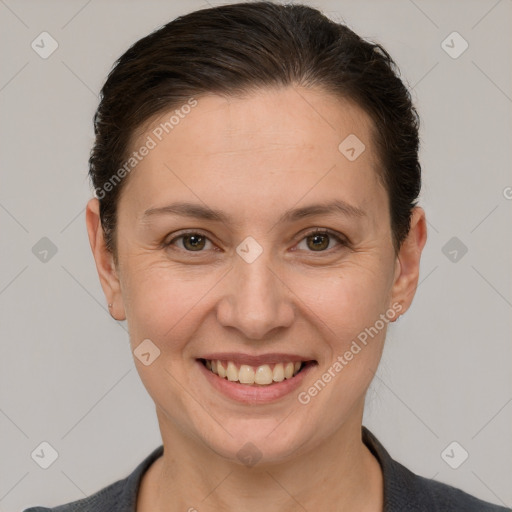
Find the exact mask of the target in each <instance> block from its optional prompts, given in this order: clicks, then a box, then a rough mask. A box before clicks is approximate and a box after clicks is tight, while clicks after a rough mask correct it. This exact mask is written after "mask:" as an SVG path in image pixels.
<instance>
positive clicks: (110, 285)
mask: <svg viewBox="0 0 512 512" xmlns="http://www.w3.org/2000/svg"><path fill="white" fill-rule="evenodd" d="M85 220H86V225H87V233H88V235H89V244H90V246H91V250H92V254H93V257H94V261H95V263H96V270H97V272H98V277H99V278H100V283H101V287H102V289H103V293H104V294H105V298H106V299H107V303H108V304H109V308H108V309H109V312H110V314H111V316H112V317H113V318H114V319H116V320H125V319H126V315H125V311H124V304H123V298H122V295H121V285H120V281H119V277H118V274H117V271H116V267H115V263H114V256H113V254H112V253H111V252H110V251H109V250H108V249H107V247H106V244H105V237H104V232H103V227H102V225H101V221H100V213H99V201H98V199H96V198H93V199H91V200H89V202H88V203H87V207H86V212H85Z"/></svg>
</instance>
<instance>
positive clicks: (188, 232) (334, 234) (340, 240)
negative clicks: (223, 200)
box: [162, 227, 350, 254]
mask: <svg viewBox="0 0 512 512" xmlns="http://www.w3.org/2000/svg"><path fill="white" fill-rule="evenodd" d="M318 234H320V235H324V234H325V235H329V236H331V237H332V238H334V239H335V240H336V241H337V242H338V243H339V245H340V246H342V247H346V246H348V245H349V244H350V241H349V240H348V239H347V238H346V237H345V236H344V235H342V234H341V233H338V232H337V231H334V230H332V229H329V228H318V227H317V228H311V229H310V230H309V231H306V232H305V233H302V234H300V235H299V238H298V241H297V244H298V243H300V242H302V240H304V239H305V238H307V237H309V236H313V235H318ZM186 235H200V236H203V237H204V238H206V239H207V240H208V241H209V242H211V243H212V244H214V242H213V240H211V238H210V235H208V234H206V233H205V232H203V231H202V230H201V229H188V230H184V231H179V232H178V233H177V234H175V235H174V236H173V238H172V239H171V240H169V241H168V242H167V241H166V240H165V239H164V241H163V243H162V246H163V247H164V248H165V247H169V246H172V245H174V242H175V241H176V240H178V239H180V238H182V237H184V236H186ZM178 249H179V250H180V251H184V250H183V249H181V248H178ZM333 250H336V248H334V247H333V248H331V249H327V250H325V251H307V252H310V253H312V254H315V253H317V254H325V253H330V252H332V251H333ZM184 252H187V253H189V254H201V253H203V252H206V251H184Z"/></svg>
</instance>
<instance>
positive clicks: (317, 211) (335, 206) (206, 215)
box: [141, 199, 366, 224]
mask: <svg viewBox="0 0 512 512" xmlns="http://www.w3.org/2000/svg"><path fill="white" fill-rule="evenodd" d="M329 214H341V215H344V216H346V217H354V218H358V217H364V216H366V212H365V211H364V210H361V209H360V208H358V207H356V206H353V205H351V204H349V203H347V202H345V201H342V200H340V199H337V200H335V201H330V202H327V203H322V204H312V205H309V206H303V207H301V208H294V209H291V210H287V211H286V212H284V213H283V214H282V215H281V217H280V218H279V221H278V222H280V223H286V222H288V223H290V222H295V221H298V220H301V219H304V218H307V217H313V216H317V215H329ZM153 215H179V216H181V217H190V218H194V219H202V220H210V221H216V222H223V223H225V224H229V222H230V219H229V217H228V216H227V215H226V214H225V213H224V212H222V211H221V210H214V209H211V208H208V207H207V206H203V205H201V204H197V203H188V202H176V203H172V204H169V205H167V206H162V207H159V208H149V209H148V210H146V211H145V212H144V213H143V215H142V217H141V218H142V220H143V221H144V220H146V219H148V218H149V217H151V216H153Z"/></svg>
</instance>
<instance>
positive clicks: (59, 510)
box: [23, 479, 126, 512]
mask: <svg viewBox="0 0 512 512" xmlns="http://www.w3.org/2000/svg"><path fill="white" fill-rule="evenodd" d="M125 486H126V479H125V480H119V481H117V482H115V483H113V484H111V485H109V486H107V487H105V488H103V489H101V490H100V491H98V492H96V493H95V494H92V495H91V496H88V497H87V498H83V499H81V500H77V501H73V502H71V503H66V504H65V505H59V506H57V507H54V508H46V507H32V508H28V509H26V510H24V511H23V512H93V511H94V512H100V511H101V512H103V511H105V512H106V511H107V510H118V507H119V500H120V499H121V496H122V495H123V489H124V488H125ZM119 510H120V509H119Z"/></svg>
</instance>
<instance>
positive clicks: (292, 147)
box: [125, 87, 379, 207]
mask: <svg viewBox="0 0 512 512" xmlns="http://www.w3.org/2000/svg"><path fill="white" fill-rule="evenodd" d="M195 102H196V103H195V105H194V106H193V107H191V108H188V107H187V108H184V107H183V106H182V107H180V106H177V107H174V108H173V109H170V110H169V111H167V112H165V113H163V114H159V115H158V116H156V117H154V118H153V119H151V120H150V121H149V122H148V123H145V125H144V127H143V129H141V130H139V133H138V136H137V137H136V139H135V140H134V142H133V143H132V145H131V146H132V147H131V150H135V151H136V150H137V149H138V148H139V147H142V146H143V145H144V144H147V143H148V141H150V140H151V146H153V147H152V149H151V150H150V151H149V152H148V154H147V156H145V157H144V158H143V159H141V161H140V162H139V163H138V164H137V167H136V169H135V172H133V173H132V174H131V175H130V178H129V181H128V183H127V185H126V187H125V188H127V189H128V190H127V192H128V193H129V194H130V193H131V194H136V195H137V197H138V198H139V199H140V202H141V204H149V203H151V205H153V204H157V203H158V202H159V201H164V202H165V200H166V199H167V198H168V197H169V195H173V198H176V197H177V196H179V197H182V196H183V195H187V196H188V197H190V198H193V199H195V200H197V199H198V198H202V197H204V198H207V197H211V196H212V195H216V197H217V198H218V199H219V198H220V199H222V200H223V203H224V204H228V203H229V202H233V201H236V199H237V198H238V200H239V201H241V202H245V203H246V204H247V201H259V202H260V204H262V205H266V206H272V205H276V204H280V203H281V202H283V201H285V202H286V197H288V198H289V201H291V202H297V201H299V200H300V198H301V196H306V195H307V196H308V197H309V198H311V199H313V198H315V196H316V197H317V198H318V197H319V196H322V195H325V193H326V192H328V193H330V194H331V196H332V195H333V191H335V190H339V191H342V192H343V193H342V194H341V195H345V199H348V198H349V197H348V196H350V195H352V196H353V195H354V193H355V192H356V191H359V198H358V199H359V206H361V207H363V206H364V205H365V204H366V203H368V202H369V201H370V199H371V197H372V196H374V195H375V193H377V189H378V187H379V180H378V179H377V169H378V161H377V157H376V155H375V153H374V148H373V141H372V129H373V123H372V121H371V119H370V118H369V116H368V115H367V114H366V113H365V112H364V111H363V110H362V109H360V108H359V107H358V106H357V105H355V104H353V103H352V102H349V101H345V100H342V99H340V98H336V97H335V96H333V95H331V94H328V93H326V92H324V91H321V90H317V89H304V88H299V87H287V88H276V89H264V90H260V91H257V92H253V93H250V94H246V95H244V96H239V97H222V96H218V95H213V94H210V95H205V96H200V97H197V98H195ZM189 104H190V105H192V103H190V102H189ZM184 105H186V104H185V103H184ZM346 141H348V142H346ZM352 149H354V150H355V152H356V158H355V159H354V158H353V156H354V151H352V152H351V150H352ZM347 150H349V152H348V153H347ZM349 157H350V158H349ZM223 191H224V194H225V195H224V197H223V198H222V197H221V196H220V194H222V193H223ZM194 196H195V197H194ZM228 196H229V198H228ZM353 199H354V197H353ZM217 205H218V204H217ZM247 206H249V205H248V204H247Z"/></svg>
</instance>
